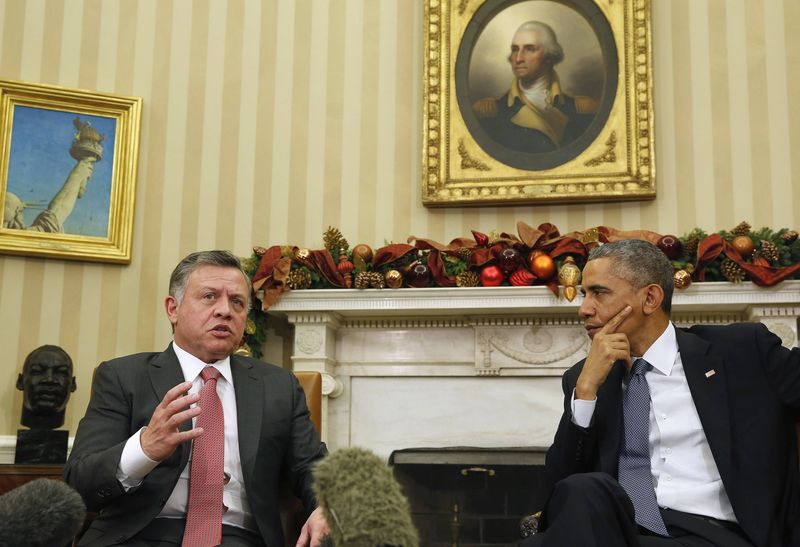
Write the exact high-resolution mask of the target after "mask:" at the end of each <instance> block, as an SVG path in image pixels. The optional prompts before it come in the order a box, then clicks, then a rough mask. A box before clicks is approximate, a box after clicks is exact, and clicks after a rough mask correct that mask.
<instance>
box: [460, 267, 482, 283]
mask: <svg viewBox="0 0 800 547" xmlns="http://www.w3.org/2000/svg"><path fill="white" fill-rule="evenodd" d="M480 283H481V278H480V276H479V275H478V274H476V273H475V272H473V271H472V270H467V271H465V272H461V273H460V274H458V275H457V276H456V286H457V287H477V286H478V285H480Z"/></svg>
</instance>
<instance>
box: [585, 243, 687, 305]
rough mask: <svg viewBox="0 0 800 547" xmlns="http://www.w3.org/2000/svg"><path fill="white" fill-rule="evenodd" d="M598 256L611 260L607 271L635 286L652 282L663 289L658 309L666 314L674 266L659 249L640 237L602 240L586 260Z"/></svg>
mask: <svg viewBox="0 0 800 547" xmlns="http://www.w3.org/2000/svg"><path fill="white" fill-rule="evenodd" d="M598 258H610V259H611V273H612V275H615V276H616V277H619V278H620V279H624V280H625V281H627V282H628V283H630V284H631V285H633V286H634V287H635V288H637V289H641V288H642V287H645V286H647V285H650V284H653V283H654V284H656V285H658V286H660V287H661V289H662V290H663V291H664V301H663V302H661V309H662V310H664V311H665V312H666V313H667V315H669V313H670V310H672V293H673V292H674V290H675V277H674V276H675V269H674V268H673V267H672V262H670V261H669V259H668V258H667V255H665V254H664V253H663V252H662V251H661V249H659V248H658V247H656V246H655V245H653V244H652V243H648V242H647V241H642V240H640V239H626V240H623V241H615V242H613V243H606V244H605V245H600V246H599V247H597V248H595V249H594V250H593V251H592V252H591V253H590V254H589V259H588V260H587V262H589V261H592V260H597V259H598Z"/></svg>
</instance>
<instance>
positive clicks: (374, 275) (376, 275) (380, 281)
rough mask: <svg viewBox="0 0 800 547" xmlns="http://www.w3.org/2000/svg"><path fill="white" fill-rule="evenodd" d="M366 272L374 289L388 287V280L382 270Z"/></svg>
mask: <svg viewBox="0 0 800 547" xmlns="http://www.w3.org/2000/svg"><path fill="white" fill-rule="evenodd" d="M366 274H367V279H368V280H369V286H370V287H372V288H373V289H383V288H384V287H386V281H385V280H384V277H383V274H381V272H366Z"/></svg>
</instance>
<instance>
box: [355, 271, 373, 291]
mask: <svg viewBox="0 0 800 547" xmlns="http://www.w3.org/2000/svg"><path fill="white" fill-rule="evenodd" d="M369 274H370V272H358V273H357V274H356V283H355V287H356V289H368V288H369Z"/></svg>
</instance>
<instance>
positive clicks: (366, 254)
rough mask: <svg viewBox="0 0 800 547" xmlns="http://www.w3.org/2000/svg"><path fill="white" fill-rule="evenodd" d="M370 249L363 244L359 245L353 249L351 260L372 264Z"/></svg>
mask: <svg viewBox="0 0 800 547" xmlns="http://www.w3.org/2000/svg"><path fill="white" fill-rule="evenodd" d="M372 256H373V255H372V248H371V247H370V246H369V245H365V244H364V243H359V244H358V245H356V246H355V247H353V259H355V258H356V257H358V258H360V259H361V260H363V261H364V262H368V263H369V262H372Z"/></svg>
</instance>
